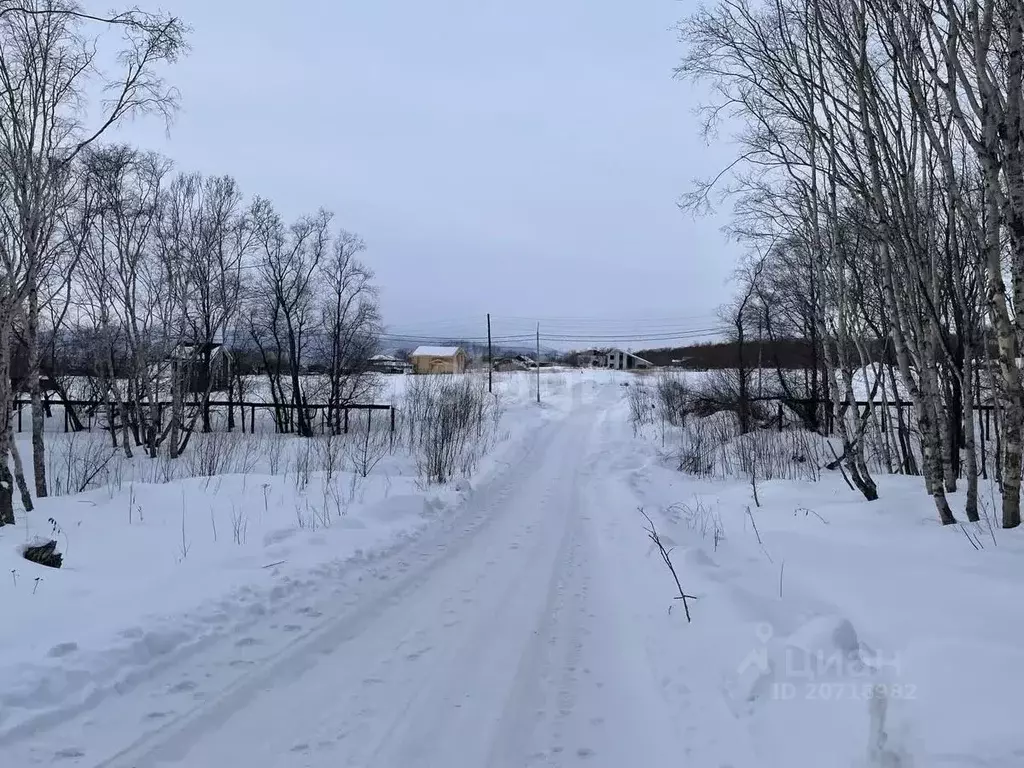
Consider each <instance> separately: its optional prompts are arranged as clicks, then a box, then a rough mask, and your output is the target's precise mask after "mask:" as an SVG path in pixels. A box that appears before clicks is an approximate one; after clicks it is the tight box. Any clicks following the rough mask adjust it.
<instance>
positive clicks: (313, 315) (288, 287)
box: [249, 199, 332, 437]
mask: <svg viewBox="0 0 1024 768" xmlns="http://www.w3.org/2000/svg"><path fill="white" fill-rule="evenodd" d="M250 216H251V222H252V228H253V243H254V249H255V252H256V255H255V264H256V271H257V274H258V278H257V279H256V281H254V285H253V296H252V297H251V300H250V314H249V317H250V328H251V331H252V336H253V340H254V341H255V343H256V344H257V346H259V348H260V351H261V354H262V356H263V359H264V363H265V365H266V368H267V374H268V379H269V382H270V387H271V395H272V397H273V400H274V403H275V404H277V405H278V424H279V426H280V425H281V424H282V420H283V419H285V418H288V419H289V422H287V423H291V422H290V419H294V424H295V431H296V432H297V433H298V434H300V435H302V436H304V437H310V436H312V435H313V425H312V423H311V420H310V417H309V414H308V413H307V409H306V399H305V397H304V394H303V390H302V377H301V374H302V372H303V366H304V360H305V355H306V353H307V352H308V351H309V346H310V343H311V339H310V335H311V332H312V331H313V330H314V326H315V325H316V322H317V320H318V319H319V318H318V315H317V302H316V298H317V297H316V290H315V288H316V280H317V278H318V276H319V273H320V265H321V264H322V263H323V262H324V260H325V259H327V258H329V253H330V247H331V237H330V232H329V226H330V222H331V218H332V217H331V214H330V213H328V212H327V211H323V210H321V211H319V212H318V213H316V214H315V215H312V216H305V217H303V218H301V219H299V220H298V221H297V222H295V223H294V224H292V225H291V226H290V227H288V226H285V224H284V222H283V221H282V220H281V217H280V216H279V215H278V214H277V212H276V211H275V210H274V209H273V207H272V206H271V204H270V203H269V202H268V201H266V200H262V199H257V200H256V201H255V202H254V203H253V205H252V209H251V213H250ZM286 387H287V389H286Z"/></svg>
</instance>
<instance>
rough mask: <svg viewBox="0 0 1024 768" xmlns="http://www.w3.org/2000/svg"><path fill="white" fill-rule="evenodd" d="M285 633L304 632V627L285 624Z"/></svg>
mask: <svg viewBox="0 0 1024 768" xmlns="http://www.w3.org/2000/svg"><path fill="white" fill-rule="evenodd" d="M284 631H285V632H301V631H302V627H301V626H300V625H299V624H285V625H284Z"/></svg>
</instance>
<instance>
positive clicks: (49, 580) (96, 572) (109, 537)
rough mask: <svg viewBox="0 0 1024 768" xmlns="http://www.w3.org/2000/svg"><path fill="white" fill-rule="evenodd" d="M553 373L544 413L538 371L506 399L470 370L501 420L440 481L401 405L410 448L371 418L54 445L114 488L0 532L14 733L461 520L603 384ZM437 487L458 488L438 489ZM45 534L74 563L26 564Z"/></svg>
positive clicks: (58, 454) (5, 697) (2, 672)
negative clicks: (367, 422)
mask: <svg viewBox="0 0 1024 768" xmlns="http://www.w3.org/2000/svg"><path fill="white" fill-rule="evenodd" d="M409 378H411V377H409ZM554 381H555V379H547V380H546V381H545V383H544V387H545V388H544V389H543V390H542V395H543V396H544V397H546V398H548V400H549V403H550V405H551V406H552V407H551V408H548V409H538V408H537V407H536V405H535V404H534V403H533V402H531V401H532V399H533V397H534V396H535V394H534V391H533V390H532V388H531V386H530V384H531V382H530V381H521V380H518V379H511V378H503V379H502V381H501V386H500V389H499V387H496V388H495V389H496V391H498V392H499V393H500V394H499V396H498V397H497V398H494V396H491V395H486V383H485V382H482V381H481V380H479V379H477V380H474V381H473V382H472V383H471V382H470V380H469V377H466V380H465V384H466V386H465V387H464V388H463V390H461V392H462V395H463V396H464V397H470V399H474V398H475V399H474V402H475V403H476V405H477V406H478V407H479V408H480V409H483V410H486V412H487V416H486V418H485V419H484V421H483V422H482V423H481V424H480V425H479V431H473V432H472V434H465V435H463V436H462V438H461V442H460V444H459V446H458V447H459V451H458V452H457V454H456V455H454V463H446V464H444V467H443V469H444V477H440V478H439V477H431V476H429V475H428V474H425V473H423V472H420V471H418V469H422V467H418V466H417V465H418V463H422V462H423V461H424V454H423V453H422V452H420V451H419V450H418V448H417V446H418V445H419V443H418V442H416V440H418V438H414V440H413V442H414V445H413V446H412V447H410V445H409V444H408V440H407V438H408V434H407V431H408V430H413V432H414V435H415V434H418V433H415V430H414V429H413V427H412V426H410V420H409V419H408V418H407V414H405V412H404V411H403V410H402V409H400V410H399V414H400V418H399V420H398V424H397V425H396V434H395V437H394V439H395V442H394V444H392V443H391V438H390V435H389V434H388V433H387V432H385V433H383V434H384V437H383V438H381V437H380V435H379V434H376V433H374V434H371V433H369V432H366V433H358V432H356V423H355V421H354V422H353V430H354V432H356V433H355V434H353V435H350V436H348V437H346V438H345V439H344V440H343V439H342V438H340V437H339V438H326V437H316V438H313V439H311V440H308V441H307V440H302V439H300V438H293V437H286V436H280V435H259V434H257V435H256V436H252V435H240V434H237V433H236V434H232V435H225V434H220V433H214V434H212V435H195V436H194V438H193V444H192V445H191V446H190V449H191V452H190V453H186V454H185V455H184V456H182V458H181V459H178V460H176V461H172V460H169V459H166V458H161V459H157V460H149V459H147V458H144V457H136V458H135V459H133V460H131V461H128V460H125V459H124V457H123V454H120V453H116V452H111V451H110V450H109V442H107V443H106V445H107V446H108V448H107V449H103V450H101V448H100V447H97V445H96V443H100V442H102V441H103V440H104V439H105V437H104V436H103V435H102V434H100V435H97V436H92V435H79V436H74V437H68V438H65V439H63V440H60V439H57V440H55V441H53V443H54V445H55V446H56V449H55V450H53V451H52V452H51V458H52V461H53V464H52V469H53V471H52V472H51V477H52V478H58V477H59V478H61V485H60V487H62V488H63V489H65V490H74V488H75V487H76V486H77V484H79V483H81V482H82V480H83V478H84V476H85V475H88V474H90V473H92V472H93V471H94V470H95V468H96V466H97V464H96V462H94V461H93V460H92V459H90V458H88V457H89V455H90V454H92V453H95V454H96V455H97V456H100V458H101V459H102V461H100V462H99V465H98V466H100V467H101V471H97V472H96V475H95V476H96V477H97V478H100V479H102V480H103V481H104V482H103V485H102V487H99V488H95V489H94V490H91V491H88V492H86V493H80V494H76V495H69V496H60V497H57V496H55V497H51V498H48V499H42V500H39V502H38V504H37V507H36V509H35V510H34V511H33V512H31V513H29V514H27V515H26V514H20V515H19V519H18V524H17V526H16V527H5V528H3V529H0V605H3V609H4V621H3V622H0V740H2V739H3V738H4V737H6V736H10V735H12V734H13V733H18V732H27V731H31V730H32V729H34V728H37V727H40V726H41V725H44V724H46V723H47V722H51V721H57V720H60V719H62V718H64V717H66V716H67V715H69V714H71V713H73V712H74V711H75V710H76V709H79V708H81V707H84V706H88V705H90V704H92V703H94V702H95V701H97V700H99V699H101V698H103V697H104V696H106V695H108V694H110V693H111V692H122V691H123V690H125V689H126V688H127V687H130V686H132V685H133V684H134V683H136V682H138V681H139V680H140V679H143V678H145V677H147V676H149V675H151V674H152V673H153V672H154V671H156V670H157V669H159V668H161V667H162V666H165V665H167V664H170V663H172V662H173V661H175V660H177V659H180V658H182V657H183V656H186V655H188V654H190V653H192V652H194V651H195V650H197V649H198V648H200V647H202V646H203V645H204V644H207V643H209V642H211V641H212V640H213V639H215V638H217V637H221V636H224V635H228V634H235V633H237V634H239V635H240V636H241V635H242V634H243V633H244V629H245V627H247V626H249V625H251V624H254V623H255V622H256V621H258V620H263V621H266V617H268V616H270V617H276V616H277V614H281V616H282V617H285V616H286V614H287V613H288V612H289V611H290V610H292V609H294V608H295V606H296V604H299V605H301V604H302V603H301V601H302V600H303V599H306V598H307V597H308V596H310V595H314V594H316V593H317V591H318V590H323V589H324V588H325V585H327V586H328V587H330V586H331V585H332V584H334V583H335V582H336V581H337V580H338V579H339V578H340V577H341V576H342V575H343V574H345V573H348V572H351V571H352V570H353V569H358V568H359V567H360V566H366V565H367V564H368V563H370V562H372V561H373V560H374V559H376V558H379V557H380V556H382V555H383V554H385V553H387V552H390V551H393V550H395V548H397V547H401V546H402V545H403V543H404V542H407V541H408V540H409V539H410V538H411V537H414V536H416V535H418V534H419V533H420V532H421V531H423V530H424V529H425V528H426V527H427V526H429V525H431V523H432V522H434V521H439V520H443V519H445V518H446V517H449V516H451V515H452V514H455V510H456V508H457V507H458V506H459V505H461V504H462V503H463V502H464V500H465V499H466V497H467V496H468V495H469V494H471V493H472V492H473V491H472V489H473V487H474V486H475V485H477V484H478V483H480V482H483V481H484V480H486V479H487V478H488V477H490V476H491V475H493V474H494V473H496V472H497V471H499V470H500V469H501V468H502V467H504V466H507V465H508V464H509V463H512V462H514V461H517V460H519V459H521V456H520V448H519V446H521V445H522V444H523V443H524V442H525V439H526V438H527V437H529V434H530V432H531V430H534V429H536V428H538V427H539V426H540V425H541V424H542V423H543V422H544V421H546V420H550V419H553V418H559V417H560V416H561V415H562V414H564V413H567V412H569V411H570V410H571V409H572V407H573V406H574V404H575V403H578V402H582V401H585V400H586V399H587V398H589V397H592V396H593V393H594V392H595V391H596V390H597V389H598V387H599V383H598V382H597V381H595V380H593V379H592V378H588V379H586V380H576V381H574V382H572V385H571V386H570V385H569V382H568V381H567V380H564V381H563V380H561V379H560V380H558V385H557V389H558V390H559V391H558V392H555V391H554V390H553V389H552V387H551V383H552V382H554ZM496 383H497V382H496ZM417 386H420V387H423V386H428V385H424V384H418V385H417ZM481 386H483V387H484V389H483V390H482V392H483V394H484V397H480V396H478V395H479V392H480V391H481V390H479V388H480V387H481ZM470 387H476V388H477V390H476V391H475V392H473V393H471V392H470V390H469V388H470ZM403 394H404V393H403ZM435 394H436V393H435ZM488 398H489V399H488ZM399 402H403V403H404V401H401V400H400V401H399ZM439 402H442V403H446V402H447V401H445V400H444V399H443V398H440V400H439ZM413 415H414V416H415V414H413ZM478 415H480V414H478ZM487 419H489V421H488V420H487ZM381 422H382V423H383V422H384V420H383V419H382V420H381ZM460 428H463V429H465V428H466V425H465V424H462V425H460ZM476 428H477V427H476V425H475V423H474V426H473V430H476ZM430 434H431V436H432V437H434V438H435V439H437V441H438V443H439V444H441V443H443V442H444V439H445V437H446V436H445V435H439V434H438V433H437V432H436V431H435V432H433V433H430ZM60 437H63V436H60ZM94 437H95V438H96V439H93V438H94ZM23 450H25V451H26V452H27V451H28V450H29V449H28V446H25V448H24V449H23ZM83 456H86V458H85V459H82V457H83ZM76 461H83V462H84V464H83V466H81V467H79V466H77V465H76V464H75V462H76ZM86 464H87V465H88V467H86V466H85V465H86ZM61 467H63V468H64V473H63V474H60V473H59V472H58V470H59V469H60V468H61ZM204 473H205V474H209V475H211V476H207V477H196V476H194V475H198V474H204ZM182 475H184V477H183V476H182ZM189 475H193V476H189ZM439 479H443V480H450V482H447V483H446V484H438V483H436V482H431V481H437V480H439ZM160 480H163V481H165V482H159V481H160ZM147 481H148V482H147ZM30 482H31V481H30ZM37 540H39V541H49V540H56V541H57V543H58V547H57V550H58V551H59V552H60V553H62V554H63V556H64V562H63V567H62V568H60V569H55V568H47V567H44V566H41V565H38V564H36V563H32V562H29V561H27V560H25V559H24V558H23V557H22V551H23V549H24V547H25V546H26V545H27V544H30V543H33V542H36V541H37ZM280 620H281V622H282V624H285V623H286V618H282V619H280ZM285 628H286V629H287V626H286V627H285Z"/></svg>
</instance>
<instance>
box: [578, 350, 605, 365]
mask: <svg viewBox="0 0 1024 768" xmlns="http://www.w3.org/2000/svg"><path fill="white" fill-rule="evenodd" d="M577 362H578V365H579V366H580V367H581V368H604V367H606V366H607V365H608V353H607V352H605V351H604V350H601V349H585V350H583V351H582V352H580V353H579V355H578V356H577Z"/></svg>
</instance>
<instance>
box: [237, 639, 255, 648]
mask: <svg viewBox="0 0 1024 768" xmlns="http://www.w3.org/2000/svg"><path fill="white" fill-rule="evenodd" d="M259 644H260V641H259V640H257V639H256V638H255V637H243V638H242V639H241V640H239V641H238V642H236V643H235V647H236V648H248V647H250V646H253V645H259Z"/></svg>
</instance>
